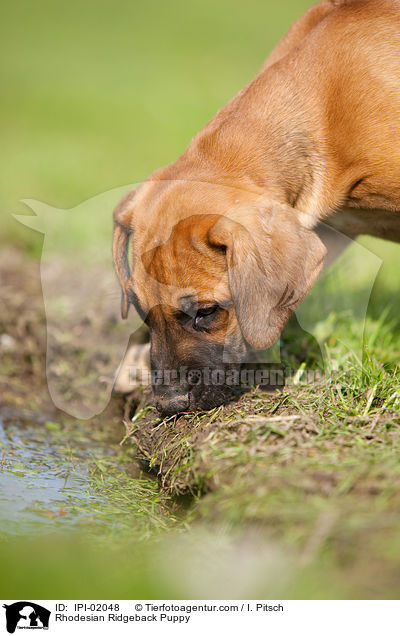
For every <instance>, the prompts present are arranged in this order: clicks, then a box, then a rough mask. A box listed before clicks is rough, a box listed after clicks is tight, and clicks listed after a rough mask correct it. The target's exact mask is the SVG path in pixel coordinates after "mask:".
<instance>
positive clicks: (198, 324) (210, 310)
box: [193, 305, 220, 329]
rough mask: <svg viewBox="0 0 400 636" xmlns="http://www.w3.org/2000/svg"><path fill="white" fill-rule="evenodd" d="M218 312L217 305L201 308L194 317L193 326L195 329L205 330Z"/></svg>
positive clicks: (218, 307)
mask: <svg viewBox="0 0 400 636" xmlns="http://www.w3.org/2000/svg"><path fill="white" fill-rule="evenodd" d="M219 310H220V306H219V305H210V306H209V307H201V308H200V309H198V310H197V312H196V315H195V317H194V321H193V326H194V328H195V329H206V328H207V327H208V326H209V325H210V324H211V323H212V321H213V320H214V318H215V317H216V315H217V314H218V312H219Z"/></svg>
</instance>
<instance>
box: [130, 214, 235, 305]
mask: <svg viewBox="0 0 400 636" xmlns="http://www.w3.org/2000/svg"><path fill="white" fill-rule="evenodd" d="M219 218H220V217H219V215H194V216H191V217H188V218H186V219H183V220H182V221H179V222H178V223H176V224H175V225H174V227H173V228H172V230H171V233H170V235H169V236H168V237H167V238H166V240H165V241H164V242H163V243H161V244H159V245H156V246H155V247H153V248H151V249H148V250H144V251H143V252H142V253H141V254H135V269H134V285H135V293H136V295H137V297H138V298H139V300H140V302H141V303H142V305H143V304H145V308H146V310H149V309H151V307H152V306H155V305H157V304H165V305H169V306H172V307H174V308H177V309H180V310H182V311H185V309H184V307H183V305H182V302H183V300H182V299H184V298H187V299H188V298H190V299H191V302H192V304H195V303H196V301H197V302H199V303H201V302H220V301H222V299H223V298H224V299H226V289H227V273H226V262H225V255H224V253H223V251H222V250H221V249H218V248H215V247H212V246H211V245H210V244H209V241H208V232H209V229H210V228H211V227H213V225H215V223H216V222H217V221H218V220H219Z"/></svg>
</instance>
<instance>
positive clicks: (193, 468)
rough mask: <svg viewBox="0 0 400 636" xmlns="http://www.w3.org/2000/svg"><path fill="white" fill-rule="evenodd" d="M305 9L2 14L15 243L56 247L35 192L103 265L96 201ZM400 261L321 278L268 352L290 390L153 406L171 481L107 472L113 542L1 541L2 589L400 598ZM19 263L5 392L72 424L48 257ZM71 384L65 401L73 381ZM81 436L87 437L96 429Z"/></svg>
mask: <svg viewBox="0 0 400 636" xmlns="http://www.w3.org/2000/svg"><path fill="white" fill-rule="evenodd" d="M309 4H310V3H309V2H306V1H305V0H287V1H286V2H285V3H281V4H280V5H279V7H275V6H274V7H272V8H271V6H269V5H268V3H266V2H265V1H264V0H250V1H249V2H248V3H246V6H245V7H244V6H243V5H242V4H241V3H238V2H236V3H232V2H228V0H221V2H219V3H218V5H215V3H211V1H210V0H205V1H202V2H199V1H198V0H192V1H190V2H188V3H181V2H178V0H171V1H170V2H168V3H167V4H165V5H164V4H162V3H157V2H155V0H151V1H150V2H148V3H141V4H140V3H137V2H127V1H126V0H118V1H117V2H116V3H113V4H112V5H111V4H110V3H107V2H103V1H100V2H96V3H95V2H93V1H92V0H89V1H88V2H85V3H84V4H82V3H77V2H76V1H75V0H72V2H70V3H68V4H65V3H64V4H63V5H61V4H59V3H54V2H53V3H51V2H49V0H42V1H41V2H39V4H38V3H36V4H32V3H29V2H27V0H22V1H21V2H19V3H14V4H13V3H8V4H7V6H5V7H4V10H3V12H2V21H1V25H0V36H1V37H0V49H1V55H0V78H1V83H2V86H3V88H4V90H3V99H2V101H1V103H0V114H1V117H0V126H1V132H2V153H1V157H0V167H1V170H0V175H1V176H0V193H1V194H0V210H1V212H0V214H1V217H2V233H1V236H0V242H1V244H2V245H4V244H5V243H7V244H9V243H13V244H15V245H16V246H17V247H18V248H19V249H20V250H21V249H22V250H24V251H25V252H28V253H29V254H30V255H31V256H33V257H34V258H35V259H36V260H37V259H38V258H39V257H40V254H41V249H42V245H43V240H42V237H41V236H40V235H39V234H38V233H35V232H32V230H30V229H27V228H25V227H23V226H22V225H20V224H18V223H17V222H16V221H15V220H14V219H13V218H12V217H11V215H10V213H11V212H18V213H21V214H24V213H27V208H26V206H24V205H23V204H21V203H19V202H20V200H21V199H27V198H29V199H34V200H39V201H44V202H46V203H47V204H48V205H50V206H51V207H54V208H57V209H74V210H75V213H73V212H71V214H70V217H68V218H69V219H72V220H70V222H69V224H68V225H64V224H63V223H60V224H59V223H58V219H61V220H63V218H64V217H61V216H60V217H57V220H55V221H54V226H53V228H54V234H52V237H53V239H52V240H53V243H52V247H53V251H54V250H55V251H57V252H58V250H61V249H65V250H66V251H67V250H69V253H70V254H71V253H72V254H74V255H76V257H77V255H78V254H80V253H84V252H87V253H91V250H90V248H91V247H93V246H95V248H96V249H98V250H99V254H101V259H104V262H106V261H107V262H108V261H109V244H110V233H111V222H110V212H111V208H112V207H113V205H114V198H113V197H114V196H115V197H116V198H117V194H118V196H119V193H117V191H116V190H115V192H111V193H110V194H105V195H104V196H103V197H100V199H97V200H95V201H94V202H93V201H92V202H90V203H89V204H87V207H86V205H83V206H81V203H82V202H83V201H85V200H87V199H90V198H92V197H94V196H95V195H97V194H99V193H104V192H106V191H109V190H114V189H116V188H118V187H121V188H122V189H124V184H130V183H133V182H136V181H139V180H141V179H142V178H144V177H145V176H147V174H149V173H150V172H151V171H152V170H154V169H155V168H157V167H159V166H160V165H163V164H165V163H169V162H170V161H172V160H173V159H174V158H175V157H176V156H177V155H178V154H179V153H180V152H181V151H182V150H183V149H184V148H185V146H186V145H187V143H188V142H189V140H190V139H191V137H192V136H193V134H194V133H195V132H197V131H198V130H199V129H200V127H201V126H202V125H203V124H204V123H205V122H206V121H207V120H208V119H209V118H210V117H212V115H213V114H214V113H215V112H216V110H217V109H218V108H219V107H220V106H221V105H223V104H224V103H226V101H227V100H228V99H229V98H230V97H231V96H232V95H234V94H235V93H236V92H237V91H238V90H239V89H240V88H242V86H243V85H244V84H245V83H246V82H247V81H249V80H250V79H251V78H252V77H253V76H254V74H255V72H256V70H257V69H258V68H259V67H260V66H261V64H262V62H263V60H264V58H265V57H266V55H267V53H268V51H269V50H271V49H272V47H273V46H274V44H275V43H276V42H277V41H278V40H279V38H280V37H281V35H282V34H283V33H284V31H285V30H286V28H287V26H288V25H289V24H291V23H292V22H293V21H294V19H295V18H296V17H297V16H298V15H300V14H301V13H302V12H303V11H304V9H305V8H306V7H307V6H308V5H309ZM33 207H34V208H35V206H33ZM89 211H90V214H89ZM50 212H51V213H52V211H51V210H50ZM94 215H96V216H95V217H94ZM65 218H66V217H65ZM94 218H95V221H94ZM93 228H95V231H93ZM44 245H45V248H46V250H47V249H48V241H47V243H46V242H45V243H44ZM46 253H48V252H46ZM374 255H376V257H377V258H375V257H374ZM5 260H7V259H5ZM399 262H400V251H399V247H398V246H396V245H391V244H389V243H385V242H383V241H377V240H372V239H362V240H361V241H360V242H359V243H358V245H357V246H353V247H352V248H351V250H350V251H349V253H348V254H347V255H345V256H344V257H343V259H342V260H341V261H340V264H339V265H340V266H339V269H337V270H336V272H335V271H334V272H333V273H332V275H330V274H328V277H326V278H324V279H321V282H320V283H319V286H317V287H316V288H315V290H314V292H313V294H312V295H311V296H310V298H309V299H308V300H307V302H306V303H304V304H303V305H302V309H301V312H299V313H298V320H299V323H300V325H301V327H302V328H303V329H302V328H301V327H300V325H299V324H298V323H297V321H296V319H294V320H292V321H291V323H290V324H289V325H288V327H287V328H286V330H285V332H284V333H283V336H282V340H281V345H280V348H279V349H276V351H275V353H276V358H277V360H279V357H280V359H281V368H286V369H291V370H293V371H294V374H295V378H296V382H297V383H296V384H295V385H294V386H285V387H281V388H280V390H279V391H277V392H275V393H271V392H263V391H261V390H260V389H254V390H252V391H251V392H250V393H249V394H247V395H246V396H243V397H242V398H241V400H240V401H239V402H238V403H236V404H232V405H229V406H227V407H224V408H220V409H216V410H214V411H213V412H211V413H205V414H204V413H203V414H197V415H195V416H191V417H186V418H180V419H178V420H169V421H167V422H159V421H158V420H157V417H156V415H155V413H154V410H152V406H151V405H150V406H148V405H146V404H145V403H142V406H143V407H144V408H143V410H142V412H141V413H138V414H137V417H136V420H135V421H134V422H133V423H130V426H129V436H130V438H131V439H130V440H129V441H128V440H126V441H125V447H126V448H127V449H128V451H129V452H132V451H133V452H135V451H137V452H138V453H139V454H140V455H141V457H142V458H143V459H145V460H146V461H147V462H148V463H149V464H150V465H151V467H152V468H153V470H154V472H158V473H159V478H160V488H159V489H158V488H157V483H156V482H155V481H153V482H150V484H148V485H145V484H144V483H142V482H141V481H140V479H137V478H136V477H137V476H136V477H135V476H134V475H129V474H128V475H123V476H122V475H121V473H114V469H113V465H111V464H109V463H104V462H103V463H102V462H101V461H100V462H99V461H98V462H97V465H96V462H95V464H94V468H93V471H94V472H93V485H94V486H95V487H96V488H98V489H99V492H101V493H102V494H103V495H104V497H106V498H107V497H108V498H109V504H107V505H104V506H103V507H102V509H101V510H99V511H97V512H96V514H97V513H98V514H99V518H101V519H102V520H103V521H104V526H102V527H103V531H99V532H97V533H95V534H96V536H94V533H93V532H92V528H90V527H88V528H80V529H79V532H64V533H60V532H59V531H57V532H52V533H50V534H48V535H46V536H45V537H44V539H40V538H39V539H38V538H33V537H32V536H24V537H22V538H20V539H16V538H11V537H10V536H5V535H3V536H2V537H1V541H0V559H1V562H2V567H3V571H4V572H6V573H7V576H3V577H2V580H1V584H0V585H1V587H2V595H3V597H4V598H20V597H24V596H25V597H34V598H38V596H39V597H42V598H46V597H47V598H71V597H73V598H132V597H136V598H146V597H147V598H157V597H158V598H202V597H203V598H204V597H208V598H210V597H211V598H212V597H216V598H223V597H225V598H235V597H236V598H241V597H242V598H268V597H270V598H278V597H281V598H371V597H372V598H373V597H379V598H393V597H398V593H399V590H398V580H399V571H400V560H399V554H400V539H399V533H398V528H399V522H400V501H399V495H398V492H399V475H400V462H399V459H398V445H399V425H400V415H399V408H400V406H399V405H400V397H399V396H400V386H399V369H398V360H399V354H400V344H399V342H400V341H399V319H398V316H399V312H400V303H399V300H398V269H399ZM18 263H19V261H18V259H17V260H16V265H15V267H14V266H13V267H12V268H11V270H13V271H12V274H11V273H10V272H8V274H9V275H8V276H7V278H5V279H4V280H5V283H4V285H3V286H2V290H1V291H2V292H4V291H5V289H6V288H7V290H8V291H7V294H5V295H4V298H5V299H6V300H7V301H9V302H7V303H6V305H5V306H7V309H3V310H2V315H1V316H0V326H1V332H4V333H9V334H11V336H12V337H13V341H14V342H15V343H17V345H16V346H17V347H18V350H17V353H15V352H14V353H13V352H12V351H11V350H10V351H9V352H8V353H6V354H5V355H2V359H1V363H0V371H1V376H2V377H1V378H0V382H1V388H2V399H3V400H5V399H7V400H10V401H11V400H13V408H14V409H15V410H17V411H18V413H19V414H20V415H21V417H22V415H24V417H30V416H31V412H32V411H35V412H37V411H42V412H43V414H44V416H45V418H46V419H47V420H49V421H50V420H51V421H54V423H55V424H56V425H59V423H60V422H63V421H64V420H63V418H64V417H65V416H63V414H60V413H59V412H57V411H56V410H55V409H54V407H53V406H52V405H51V403H50V400H49V396H48V395H47V393H46V387H45V376H44V350H45V331H44V329H45V326H44V313H43V306H42V301H41V297H40V290H38V286H39V275H38V271H37V265H36V264H30V265H29V266H27V264H26V262H23V263H22V266H21V267H22V269H21V271H20V269H19V268H20V265H19V264H18ZM9 269H10V268H9ZM1 271H2V273H4V262H2V264H1ZM31 279H35V284H34V285H33V283H32V285H33V286H32V287H25V284H26V281H28V282H29V281H30V280H31ZM29 285H31V283H29ZM26 299H29V302H26ZM81 300H82V299H81ZM112 302H113V303H115V308H114V309H113V311H114V312H116V311H117V310H118V300H117V298H115V299H114V298H112ZM78 306H79V307H81V304H80V302H79V303H78ZM82 307H83V305H82ZM113 307H114V305H113ZM82 311H83V309H82ZM101 326H102V325H100V328H101ZM90 329H92V327H90V326H89V327H88V330H90ZM61 331H62V330H61ZM96 333H97V332H96ZM99 333H100V334H101V340H102V342H104V343H105V344H107V342H106V338H105V337H104V332H103V331H101V329H100V331H99ZM107 333H108V332H107ZM0 335H1V333H0ZM96 337H97V336H96ZM99 340H100V338H99ZM67 344H68V343H67ZM66 346H67V345H66ZM64 353H65V354H67V351H64V350H63V354H64ZM81 363H82V364H83V367H84V365H85V360H83V361H81V362H80V363H78V361H73V364H72V365H71V369H72V371H71V373H72V376H73V375H74V373H75V372H76V369H78V368H79V369H80V368H81V367H80V366H79V365H80V364H81ZM83 367H82V368H83ZM321 368H324V370H325V374H324V375H323V376H322V377H321V378H320V379H319V380H316V381H315V382H309V383H308V384H307V383H304V381H305V379H306V378H307V375H306V372H308V371H310V370H316V369H321ZM60 378H61V380H63V379H64V382H65V386H64V385H62V391H64V389H66V388H68V386H67V385H68V383H69V378H67V377H66V374H65V373H64V375H63V373H61V374H60ZM4 387H5V388H4ZM3 389H4V390H3ZM95 397H96V396H95ZM116 407H118V408H119V410H118V415H116ZM121 413H122V407H121V405H120V404H119V405H118V404H114V410H113V409H111V411H106V412H105V413H104V414H103V415H102V416H101V419H102V425H103V426H104V424H105V423H106V425H107V424H108V425H109V426H110V427H114V428H116V430H118V431H120V435H119V437H118V442H119V440H120V438H122V437H123V428H122V425H120V418H121V415H120V414H121ZM154 424H156V427H155V428H154ZM80 426H81V427H82V435H83V436H84V435H85V432H86V431H87V427H90V426H92V427H94V428H96V427H98V426H99V419H98V418H96V419H95V420H92V421H91V422H89V423H88V422H85V423H81V424H80ZM118 426H119V428H118ZM118 442H116V443H118ZM114 468H115V466H114ZM147 489H148V490H147ZM75 504H76V506H79V502H75ZM75 504H74V505H75ZM138 506H139V508H138ZM121 511H122V512H121ZM138 514H139V517H141V520H138ZM122 518H123V519H124V523H123V531H122V532H120V530H121V525H119V524H118V523H117V520H118V519H122ZM142 518H144V519H145V521H144V522H143V519H142ZM38 564H40V567H39V566H38Z"/></svg>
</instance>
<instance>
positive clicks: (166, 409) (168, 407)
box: [156, 394, 190, 417]
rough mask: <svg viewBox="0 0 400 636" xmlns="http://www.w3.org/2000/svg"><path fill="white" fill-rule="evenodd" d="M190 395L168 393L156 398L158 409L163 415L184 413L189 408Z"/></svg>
mask: <svg viewBox="0 0 400 636" xmlns="http://www.w3.org/2000/svg"><path fill="white" fill-rule="evenodd" d="M189 401H190V400H189V395H187V394H186V395H182V394H179V395H166V396H162V397H157V398H156V409H157V411H158V412H159V413H160V414H161V415H162V417H168V416H170V415H175V414H176V413H183V411H187V410H188V409H189Z"/></svg>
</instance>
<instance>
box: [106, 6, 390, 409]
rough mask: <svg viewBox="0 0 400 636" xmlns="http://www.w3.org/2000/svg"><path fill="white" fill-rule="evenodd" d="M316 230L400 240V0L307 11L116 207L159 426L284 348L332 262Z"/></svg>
mask: <svg viewBox="0 0 400 636" xmlns="http://www.w3.org/2000/svg"><path fill="white" fill-rule="evenodd" d="M321 220H323V221H324V222H326V223H328V224H330V225H332V226H333V227H335V228H337V229H339V230H340V231H341V232H344V233H345V234H347V235H348V236H352V237H354V236H357V235H358V234H372V235H374V236H378V237H382V238H389V239H391V240H400V2H399V1H398V0H347V1H346V0H337V1H334V0H332V1H328V0H325V1H324V2H321V3H320V4H318V5H315V6H313V7H311V8H310V9H309V10H308V11H307V12H306V13H305V14H304V15H303V16H302V17H301V18H300V19H299V20H298V21H297V22H296V23H295V24H294V25H293V26H292V27H291V29H290V30H289V32H288V33H287V34H286V36H285V37H284V38H283V40H282V41H281V42H280V44H279V45H278V46H277V47H276V49H275V50H274V51H273V52H272V54H271V55H270V57H269V58H268V59H267V61H266V63H265V64H264V66H263V68H262V69H261V71H260V72H259V74H258V75H257V76H256V78H255V79H254V80H253V81H252V82H250V84H248V85H247V86H246V87H245V88H244V89H243V90H242V91H240V93H239V94H238V95H237V96H236V97H234V98H233V99H232V100H231V101H230V102H229V103H228V104H227V105H226V106H225V107H224V108H222V109H221V110H220V111H219V112H218V113H217V114H216V116H215V117H214V118H213V119H212V120H211V121H210V122H209V123H208V124H207V125H206V126H205V127H204V128H203V129H202V130H201V131H200V132H199V133H198V134H197V135H196V136H195V137H194V139H193V140H192V141H191V143H190V145H189V147H188V148H187V150H186V151H185V152H184V153H183V155H182V156H181V157H179V159H178V160H177V161H175V162H174V163H172V164H171V165H169V166H167V167H166V168H162V169H160V170H157V171H156V172H155V173H154V174H152V175H151V177H149V178H148V179H147V180H146V181H144V182H143V183H142V184H141V185H140V186H139V187H138V188H137V189H135V190H134V191H132V192H130V193H128V194H127V196H126V197H125V198H124V199H123V200H122V201H121V203H120V204H119V206H118V207H117V209H116V210H115V213H114V221H115V229H114V252H113V254H114V262H115V268H116V271H117V274H118V278H119V281H120V283H121V286H122V315H123V317H126V316H127V313H128V307H129V304H130V303H131V304H133V305H134V306H135V307H136V309H137V311H138V312H139V314H140V316H141V317H142V318H143V319H144V320H145V321H146V323H147V325H148V326H149V329H150V338H151V346H150V357H151V368H152V370H154V371H156V372H159V374H161V375H157V373H156V374H155V377H157V378H158V381H157V382H155V381H154V382H153V390H154V395H155V400H156V405H157V408H158V409H159V411H160V412H161V413H162V414H163V415H172V414H174V413H178V412H183V411H188V410H193V409H196V408H211V407H213V406H216V405H218V404H220V403H222V402H223V401H224V400H225V398H226V395H227V391H228V388H227V385H226V384H222V385H221V383H219V382H218V383H213V382H209V381H207V382H206V381H205V379H204V377H203V370H204V369H207V370H208V373H209V371H210V370H211V371H215V370H222V369H224V370H226V369H233V368H237V367H238V366H239V365H240V364H241V362H242V361H243V360H244V359H245V357H246V352H247V351H248V349H249V348H250V347H252V348H256V349H257V348H262V349H265V348H267V347H269V346H270V345H272V343H273V342H274V341H275V340H276V339H277V338H278V337H279V334H280V333H281V330H282V328H283V326H284V325H285V323H286V321H287V320H288V318H289V316H290V314H291V313H292V312H293V310H294V309H295V308H296V307H297V306H298V304H299V303H300V302H301V301H302V299H303V298H304V297H305V296H306V294H307V292H308V291H309V289H310V288H311V286H312V285H313V283H314V281H315V279H316V278H317V276H318V273H319V271H320V269H321V266H322V264H323V260H324V255H325V252H326V249H325V246H324V245H323V243H322V242H321V240H320V239H319V237H318V236H317V234H316V233H315V232H314V230H313V228H315V227H316V225H317V224H318V222H319V221H321ZM129 241H131V242H132V253H133V262H132V266H131V267H130V265H129V262H128V256H127V253H128V244H129ZM180 369H184V370H185V373H184V375H183V376H182V374H181V373H179V372H177V371H179V370H180ZM182 377H183V379H182ZM160 378H161V380H160ZM165 378H167V380H166V379H165Z"/></svg>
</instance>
